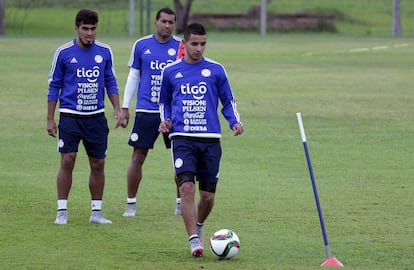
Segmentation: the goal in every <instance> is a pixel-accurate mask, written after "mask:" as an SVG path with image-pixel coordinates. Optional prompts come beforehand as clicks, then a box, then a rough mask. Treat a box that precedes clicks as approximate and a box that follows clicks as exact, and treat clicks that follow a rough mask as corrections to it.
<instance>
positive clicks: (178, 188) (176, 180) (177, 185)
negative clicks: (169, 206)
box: [174, 176, 181, 198]
mask: <svg viewBox="0 0 414 270" xmlns="http://www.w3.org/2000/svg"><path fill="white" fill-rule="evenodd" d="M174 180H175V186H176V187H177V198H181V196H180V185H179V182H180V179H178V177H177V176H175V178H174Z"/></svg>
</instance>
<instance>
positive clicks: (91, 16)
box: [75, 9, 99, 26]
mask: <svg viewBox="0 0 414 270" xmlns="http://www.w3.org/2000/svg"><path fill="white" fill-rule="evenodd" d="M98 21H99V18H98V13H96V11H93V10H90V9H81V10H79V11H78V14H76V19H75V25H76V26H79V25H81V24H97V23H98Z"/></svg>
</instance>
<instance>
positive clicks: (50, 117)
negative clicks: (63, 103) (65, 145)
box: [47, 100, 57, 137]
mask: <svg viewBox="0 0 414 270" xmlns="http://www.w3.org/2000/svg"><path fill="white" fill-rule="evenodd" d="M56 104H57V101H54V100H52V101H48V102H47V133H48V134H49V135H50V136H52V137H56V135H57V125H56V121H55V110H56Z"/></svg>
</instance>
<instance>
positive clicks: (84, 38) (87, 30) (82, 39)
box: [75, 24, 96, 48]
mask: <svg viewBox="0 0 414 270" xmlns="http://www.w3.org/2000/svg"><path fill="white" fill-rule="evenodd" d="M75 30H76V32H77V33H78V39H77V43H78V45H79V46H80V47H82V48H87V47H90V46H91V45H92V44H93V42H94V40H95V37H96V24H81V25H79V26H76V27H75Z"/></svg>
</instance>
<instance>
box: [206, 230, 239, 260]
mask: <svg viewBox="0 0 414 270" xmlns="http://www.w3.org/2000/svg"><path fill="white" fill-rule="evenodd" d="M239 248H240V240H239V237H238V236H237V234H236V233H235V232H233V231H232V230H229V229H222V230H219V231H217V232H215V233H214V234H213V235H212V236H211V237H210V250H211V252H212V253H213V254H214V255H216V256H217V257H219V258H220V259H230V258H231V257H234V256H235V255H236V254H237V252H239Z"/></svg>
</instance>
